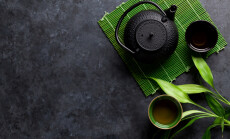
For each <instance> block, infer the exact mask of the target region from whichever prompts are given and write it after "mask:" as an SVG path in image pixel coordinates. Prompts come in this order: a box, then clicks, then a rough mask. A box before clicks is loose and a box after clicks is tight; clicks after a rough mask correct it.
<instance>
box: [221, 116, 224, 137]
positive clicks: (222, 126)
mask: <svg viewBox="0 0 230 139" xmlns="http://www.w3.org/2000/svg"><path fill="white" fill-rule="evenodd" d="M221 131H222V136H223V133H224V118H222V119H221Z"/></svg>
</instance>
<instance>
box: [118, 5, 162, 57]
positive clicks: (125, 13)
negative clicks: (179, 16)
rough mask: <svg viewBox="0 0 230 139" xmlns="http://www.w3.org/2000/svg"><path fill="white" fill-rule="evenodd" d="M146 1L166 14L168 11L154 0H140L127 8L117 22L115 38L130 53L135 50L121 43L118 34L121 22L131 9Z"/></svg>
mask: <svg viewBox="0 0 230 139" xmlns="http://www.w3.org/2000/svg"><path fill="white" fill-rule="evenodd" d="M144 3H148V4H152V5H154V6H155V7H156V8H158V9H159V10H160V11H161V12H162V13H163V14H164V15H165V16H166V13H165V12H164V11H163V10H162V9H161V8H160V6H158V5H157V4H156V3H154V2H152V1H140V2H138V3H136V4H134V5H133V6H131V7H130V8H129V9H128V10H126V11H125V12H124V13H123V15H122V16H121V18H120V20H119V21H118V23H117V26H116V30H115V38H116V41H117V42H118V44H119V45H120V46H122V47H123V48H124V49H126V50H127V51H129V52H130V53H132V54H134V53H135V52H134V51H132V50H131V49H129V48H127V47H126V46H125V45H124V44H122V43H121V41H120V39H119V36H118V32H119V28H120V25H121V22H122V21H123V19H124V18H125V16H126V15H127V14H128V13H129V12H130V11H131V10H133V9H134V8H136V7H137V6H139V5H141V4H144Z"/></svg>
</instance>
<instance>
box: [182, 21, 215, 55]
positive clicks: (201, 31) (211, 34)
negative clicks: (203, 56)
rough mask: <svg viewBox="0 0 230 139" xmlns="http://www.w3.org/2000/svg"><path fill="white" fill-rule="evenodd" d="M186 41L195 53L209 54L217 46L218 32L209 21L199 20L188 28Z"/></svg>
mask: <svg viewBox="0 0 230 139" xmlns="http://www.w3.org/2000/svg"><path fill="white" fill-rule="evenodd" d="M185 39H186V42H187V44H188V46H189V47H190V48H191V49H192V50H193V51H196V52H207V51H209V50H211V49H212V48H213V47H214V46H215V45H216V43H217V40H218V32H217V29H216V28H215V26H214V25H212V24H211V23H209V22H208V21H204V20H198V21H195V22H193V23H191V24H190V25H189V26H188V28H187V30H186V33H185Z"/></svg>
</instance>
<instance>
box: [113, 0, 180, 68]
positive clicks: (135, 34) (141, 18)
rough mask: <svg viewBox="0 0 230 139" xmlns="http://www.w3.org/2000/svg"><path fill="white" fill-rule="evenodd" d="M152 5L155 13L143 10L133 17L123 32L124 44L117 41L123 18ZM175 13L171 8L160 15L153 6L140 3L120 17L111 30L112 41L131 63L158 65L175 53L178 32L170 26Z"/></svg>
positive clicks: (174, 9)
mask: <svg viewBox="0 0 230 139" xmlns="http://www.w3.org/2000/svg"><path fill="white" fill-rule="evenodd" d="M145 3H148V4H152V5H154V6H155V7H157V8H158V9H159V11H160V12H159V11H156V10H145V11H141V12H139V13H137V14H136V15H134V16H133V17H132V18H131V19H130V20H129V21H128V23H127V25H126V27H125V31H124V43H125V45H124V44H122V43H121V41H120V40H119V37H118V32H119V27H120V24H121V22H122V20H123V19H124V17H125V16H126V15H127V14H128V13H129V12H130V11H131V10H133V9H134V8H135V7H137V6H139V5H141V4H145ZM176 10H177V6H176V5H172V6H171V7H170V8H169V9H168V10H166V11H163V10H162V9H161V8H160V7H159V6H158V5H157V4H156V3H154V2H151V1H141V2H138V3H136V4H135V5H133V6H131V7H130V8H129V9H128V10H127V11H125V12H124V14H123V15H122V16H121V18H120V20H119V22H118V24H117V26H116V30H115V37H116V40H117V42H118V44H119V45H121V46H122V47H123V48H124V49H126V50H127V51H129V52H130V53H132V54H133V56H134V57H135V59H137V60H138V61H141V62H143V63H160V62H162V61H163V60H165V59H167V58H168V57H169V56H170V55H171V54H172V53H173V52H174V50H175V49H176V47H177V43H178V30H177V27H176V24H175V23H174V16H175V12H176Z"/></svg>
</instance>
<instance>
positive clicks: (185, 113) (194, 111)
mask: <svg viewBox="0 0 230 139" xmlns="http://www.w3.org/2000/svg"><path fill="white" fill-rule="evenodd" d="M197 113H199V114H203V113H204V114H206V112H203V111H199V110H189V111H185V112H183V115H182V119H183V118H184V117H186V116H188V115H191V114H197Z"/></svg>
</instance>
